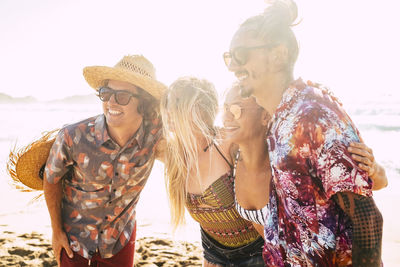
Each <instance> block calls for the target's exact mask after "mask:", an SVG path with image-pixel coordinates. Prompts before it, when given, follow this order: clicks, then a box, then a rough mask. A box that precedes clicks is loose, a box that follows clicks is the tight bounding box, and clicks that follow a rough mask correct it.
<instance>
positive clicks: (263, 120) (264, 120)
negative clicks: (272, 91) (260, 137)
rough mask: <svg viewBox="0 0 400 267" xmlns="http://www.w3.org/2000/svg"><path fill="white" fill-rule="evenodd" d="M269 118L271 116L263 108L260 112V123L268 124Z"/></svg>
mask: <svg viewBox="0 0 400 267" xmlns="http://www.w3.org/2000/svg"><path fill="white" fill-rule="evenodd" d="M270 119H271V116H270V115H269V113H268V112H267V111H266V110H265V109H263V110H262V112H261V125H262V126H268V123H269V121H270Z"/></svg>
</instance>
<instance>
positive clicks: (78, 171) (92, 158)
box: [46, 115, 162, 259]
mask: <svg viewBox="0 0 400 267" xmlns="http://www.w3.org/2000/svg"><path fill="white" fill-rule="evenodd" d="M161 135H162V131H161V121H160V120H159V119H155V120H153V121H148V120H143V123H142V124H141V126H140V127H139V129H138V130H137V132H136V133H135V135H134V136H133V137H132V138H131V139H130V140H129V141H128V142H127V144H126V145H125V146H124V147H120V146H119V145H118V144H117V143H116V142H114V141H113V140H112V139H111V138H110V136H109V135H108V132H107V127H106V123H105V118H104V115H98V116H96V117H93V118H89V119H86V120H84V121H81V122H78V123H76V124H72V125H68V126H66V127H64V128H63V129H61V131H60V132H59V134H58V136H57V138H56V141H55V142H54V144H53V147H52V148H51V151H50V155H49V158H48V160H47V164H46V179H47V181H48V182H49V183H52V184H56V183H58V182H60V181H62V182H63V190H64V194H63V198H62V220H63V226H64V230H65V232H66V233H67V235H68V238H69V241H70V245H71V248H72V249H73V250H74V251H75V252H77V253H78V254H80V255H81V256H83V257H85V258H87V259H90V258H91V256H92V255H93V254H94V253H95V252H96V250H98V251H99V253H100V255H101V256H102V257H103V258H109V257H112V256H113V255H115V254H116V253H118V252H119V251H120V250H121V249H122V248H123V247H124V246H125V245H126V244H127V243H128V241H129V238H130V236H131V233H132V231H133V228H134V225H135V207H136V204H137V202H138V200H139V195H140V192H141V191H142V189H143V187H144V185H145V184H146V182H147V178H148V177H149V174H150V172H151V169H152V166H153V163H154V159H155V153H153V152H154V150H155V148H156V145H157V143H158V141H159V140H160V137H161ZM68 172H70V173H71V175H65V174H66V173H68Z"/></svg>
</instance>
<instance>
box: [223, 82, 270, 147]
mask: <svg viewBox="0 0 400 267" xmlns="http://www.w3.org/2000/svg"><path fill="white" fill-rule="evenodd" d="M266 118H267V113H266V111H265V110H264V109H263V108H262V107H261V106H259V105H258V104H257V102H256V101H255V98H254V97H249V98H242V97H241V96H240V88H239V86H236V87H233V88H232V89H231V90H230V91H229V92H228V94H227V96H226V99H225V103H224V116H223V122H224V131H225V136H226V138H227V139H229V141H231V142H233V143H236V144H238V145H240V144H243V143H245V142H248V141H249V140H254V139H255V138H256V137H262V136H264V135H265V133H266V126H267V123H268V121H267V120H266Z"/></svg>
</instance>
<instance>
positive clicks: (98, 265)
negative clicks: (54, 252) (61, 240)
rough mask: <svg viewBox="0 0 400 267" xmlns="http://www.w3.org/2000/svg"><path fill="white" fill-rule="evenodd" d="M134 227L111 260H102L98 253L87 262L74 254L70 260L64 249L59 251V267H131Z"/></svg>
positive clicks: (133, 248)
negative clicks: (128, 237) (127, 240)
mask: <svg viewBox="0 0 400 267" xmlns="http://www.w3.org/2000/svg"><path fill="white" fill-rule="evenodd" d="M135 239H136V225H135V228H134V230H133V232H132V235H131V238H130V239H129V242H128V243H127V244H126V246H125V247H123V248H122V249H121V250H120V251H119V252H118V253H117V254H115V255H114V256H112V257H111V258H106V259H102V258H101V257H100V254H99V252H96V253H95V254H94V255H93V256H92V258H91V259H90V264H89V260H88V259H86V258H84V257H82V256H81V255H79V254H78V253H76V252H73V253H74V257H73V258H72V259H70V258H69V257H68V255H67V253H66V252H65V250H64V249H62V250H61V256H60V258H61V267H88V266H92V267H121V266H124V267H125V266H126V267H132V266H133V257H134V254H135Z"/></svg>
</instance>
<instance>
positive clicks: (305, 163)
mask: <svg viewBox="0 0 400 267" xmlns="http://www.w3.org/2000/svg"><path fill="white" fill-rule="evenodd" d="M359 140H360V139H359V133H358V131H357V129H356V128H355V126H354V124H353V123H352V121H351V119H350V118H349V116H348V115H347V114H346V113H345V111H344V110H343V109H342V107H341V105H340V104H339V103H338V101H337V99H336V98H334V97H333V96H332V95H331V94H330V93H329V92H328V91H327V90H325V89H320V88H317V87H316V86H315V85H312V84H311V83H309V84H308V85H306V84H304V83H303V82H302V81H301V80H300V79H299V80H297V81H296V82H295V83H294V84H293V85H292V86H291V87H290V88H289V89H287V90H286V92H285V93H284V95H283V97H282V100H281V103H280V104H279V106H278V108H277V110H276V112H275V114H274V116H273V118H272V122H271V128H270V132H269V135H268V145H269V156H270V160H271V168H272V175H273V187H272V189H271V190H272V192H271V195H270V196H271V197H270V212H271V214H270V216H269V217H268V218H267V220H266V224H265V232H264V234H265V238H266V242H265V247H264V260H265V262H266V263H267V264H268V266H351V264H352V263H351V257H352V255H351V249H352V240H351V236H352V225H351V221H350V218H349V217H348V216H347V215H346V214H345V213H344V212H343V211H342V210H341V209H340V207H339V206H338V205H337V204H336V203H335V202H334V200H333V199H332V198H331V197H332V196H333V195H334V194H336V193H338V192H345V191H347V192H353V193H356V194H360V195H364V196H371V195H372V193H371V187H372V182H371V180H369V178H368V176H367V174H366V173H365V172H364V171H362V170H361V169H359V168H358V167H357V164H356V163H355V162H354V161H353V160H352V158H351V156H350V154H349V152H348V151H347V147H348V145H349V143H350V142H358V141H359Z"/></svg>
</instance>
